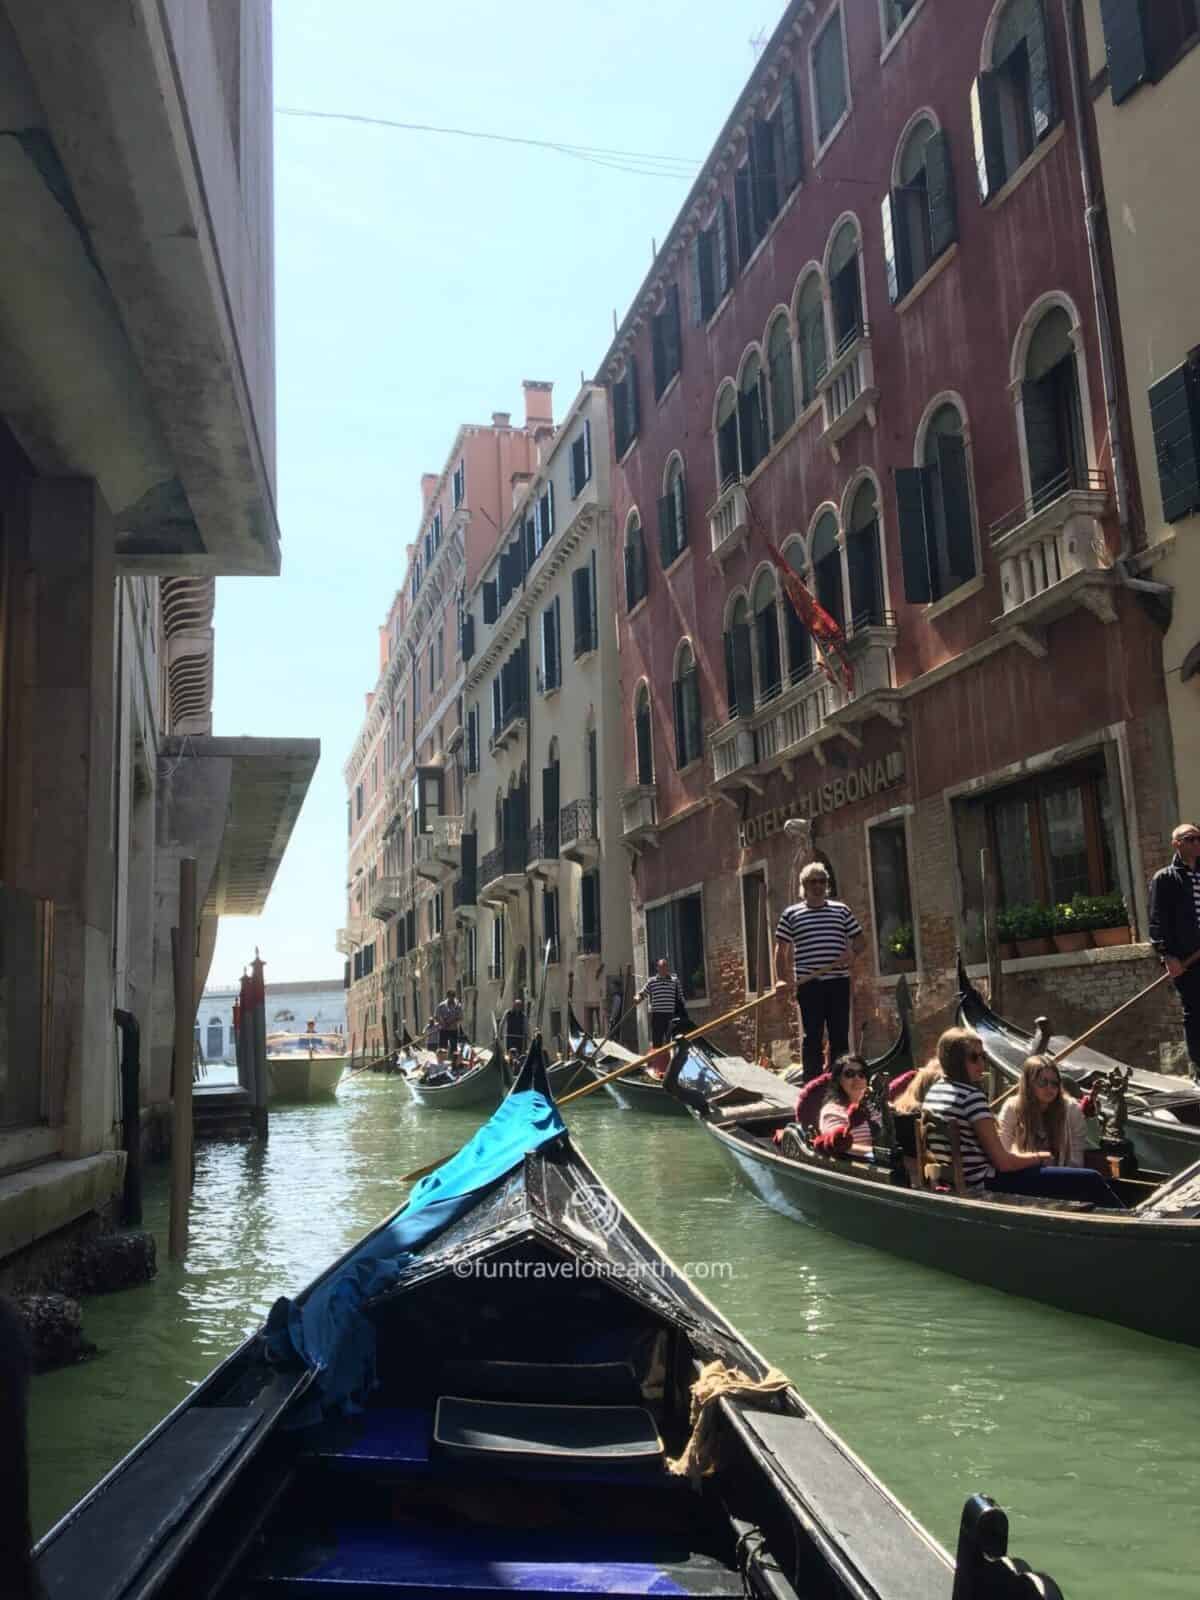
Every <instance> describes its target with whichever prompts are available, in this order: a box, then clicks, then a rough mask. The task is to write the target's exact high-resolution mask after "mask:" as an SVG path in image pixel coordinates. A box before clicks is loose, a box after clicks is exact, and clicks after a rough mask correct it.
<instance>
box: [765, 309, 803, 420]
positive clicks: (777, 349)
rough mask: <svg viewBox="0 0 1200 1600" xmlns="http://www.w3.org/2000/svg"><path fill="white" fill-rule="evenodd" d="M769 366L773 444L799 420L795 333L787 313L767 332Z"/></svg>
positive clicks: (779, 316)
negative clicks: (794, 369) (792, 331)
mask: <svg viewBox="0 0 1200 1600" xmlns="http://www.w3.org/2000/svg"><path fill="white" fill-rule="evenodd" d="M767 365H768V367H769V369H770V384H771V443H772V444H778V443H779V440H780V439H781V438H782V437H783V435H784V434H785V433H786V432H787V431H788V429H789V428H790V427H791V425H792V423H793V422H795V420H796V385H795V381H794V379H793V376H792V334H791V330H790V328H789V327H788V319H787V313H786V312H782V311H781V312H780V314H779V315H778V316H777V317H776V318H775V321H774V322H773V323H772V324H771V331H770V333H769V334H768V335H767Z"/></svg>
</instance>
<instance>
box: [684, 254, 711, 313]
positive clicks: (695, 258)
mask: <svg viewBox="0 0 1200 1600" xmlns="http://www.w3.org/2000/svg"><path fill="white" fill-rule="evenodd" d="M707 243H708V238H707V235H706V234H705V233H704V232H703V231H700V232H697V234H696V236H695V237H694V238H693V240H692V244H691V248H690V249H689V251H688V298H689V299H690V301H691V304H692V326H693V327H694V328H697V327H699V326H700V324H701V323H702V322H707V321H708V317H707V316H706V314H705V310H704V270H703V268H702V267H701V265H700V257H701V253H702V251H703V250H704V247H705V245H706V244H707Z"/></svg>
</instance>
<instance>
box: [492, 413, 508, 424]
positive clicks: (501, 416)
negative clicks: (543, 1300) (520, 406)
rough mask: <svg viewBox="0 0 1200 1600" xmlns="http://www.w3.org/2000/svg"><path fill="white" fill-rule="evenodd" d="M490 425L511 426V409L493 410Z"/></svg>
mask: <svg viewBox="0 0 1200 1600" xmlns="http://www.w3.org/2000/svg"><path fill="white" fill-rule="evenodd" d="M492 427H493V428H511V427H512V412H511V411H493V412H492Z"/></svg>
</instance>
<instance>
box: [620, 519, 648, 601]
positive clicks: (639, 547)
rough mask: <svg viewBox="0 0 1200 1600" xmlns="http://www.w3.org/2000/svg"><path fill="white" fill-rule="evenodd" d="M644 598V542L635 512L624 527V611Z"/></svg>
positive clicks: (639, 520) (639, 522) (640, 525)
mask: <svg viewBox="0 0 1200 1600" xmlns="http://www.w3.org/2000/svg"><path fill="white" fill-rule="evenodd" d="M645 598H646V541H645V539H644V538H643V537H642V524H641V519H640V518H639V516H638V514H637V512H636V511H631V512H630V513H629V521H628V522H627V523H626V525H625V609H626V610H627V611H632V610H633V608H634V606H636V605H638V604H639V602H641V601H642V600H644V599H645Z"/></svg>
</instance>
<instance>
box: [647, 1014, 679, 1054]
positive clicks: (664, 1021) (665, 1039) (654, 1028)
mask: <svg viewBox="0 0 1200 1600" xmlns="http://www.w3.org/2000/svg"><path fill="white" fill-rule="evenodd" d="M674 1021H675V1013H674V1012H673V1011H652V1012H651V1013H650V1045H651V1048H652V1049H657V1048H658V1046H659V1045H660V1044H667V1043H669V1041H670V1038H671V1024H672V1023H673V1022H674ZM659 1065H660V1066H661V1065H662V1063H661V1062H660V1063H659Z"/></svg>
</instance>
